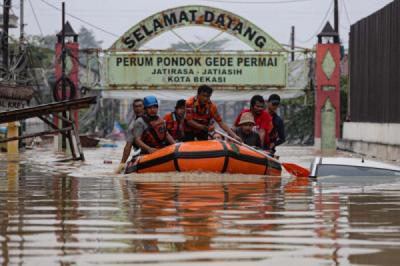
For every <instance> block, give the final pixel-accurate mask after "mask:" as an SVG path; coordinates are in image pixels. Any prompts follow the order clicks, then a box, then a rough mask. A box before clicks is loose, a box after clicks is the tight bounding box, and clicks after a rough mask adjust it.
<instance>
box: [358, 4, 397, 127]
mask: <svg viewBox="0 0 400 266" xmlns="http://www.w3.org/2000/svg"><path fill="white" fill-rule="evenodd" d="M399 63H400V0H394V1H393V2H392V3H390V4H388V5H387V6H386V7H384V8H383V9H381V10H379V11H377V12H376V13H374V14H372V15H370V16H369V17H366V18H364V19H363V20H361V21H359V22H357V23H356V24H354V25H352V26H351V31H350V118H351V121H352V122H378V123H400V65H399Z"/></svg>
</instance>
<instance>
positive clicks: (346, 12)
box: [342, 0, 351, 25]
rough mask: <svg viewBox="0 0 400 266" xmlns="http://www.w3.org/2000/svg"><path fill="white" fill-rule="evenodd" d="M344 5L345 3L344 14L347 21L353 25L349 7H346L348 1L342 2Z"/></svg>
mask: <svg viewBox="0 0 400 266" xmlns="http://www.w3.org/2000/svg"><path fill="white" fill-rule="evenodd" d="M342 3H343V8H344V12H345V14H346V17H347V21H348V22H349V24H350V25H351V19H350V15H349V11H348V10H347V6H346V0H342Z"/></svg>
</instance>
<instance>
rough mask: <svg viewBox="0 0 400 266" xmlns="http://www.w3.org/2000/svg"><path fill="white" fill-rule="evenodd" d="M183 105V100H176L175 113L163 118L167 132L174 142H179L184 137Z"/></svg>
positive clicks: (184, 102)
mask: <svg viewBox="0 0 400 266" xmlns="http://www.w3.org/2000/svg"><path fill="white" fill-rule="evenodd" d="M185 105H186V101H185V100H184V99H181V100H178V101H177V102H176V105H175V111H173V112H169V113H167V114H166V115H165V116H164V120H165V123H166V126H167V130H168V132H169V134H170V135H171V136H172V137H173V138H174V140H176V141H181V140H182V138H183V136H184V132H183V121H184V117H185Z"/></svg>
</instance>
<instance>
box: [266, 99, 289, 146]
mask: <svg viewBox="0 0 400 266" xmlns="http://www.w3.org/2000/svg"><path fill="white" fill-rule="evenodd" d="M280 103H281V97H279V95H278V94H271V95H270V96H269V98H268V101H267V108H268V113H269V114H270V115H271V116H272V125H273V128H272V131H271V133H270V135H269V138H270V146H269V149H270V151H271V153H272V154H274V153H275V152H276V150H275V147H277V146H279V145H281V144H282V143H284V142H285V141H286V136H285V125H284V123H283V120H282V118H281V117H280V116H279V115H278V114H277V110H278V108H279V105H280Z"/></svg>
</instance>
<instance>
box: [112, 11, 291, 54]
mask: <svg viewBox="0 0 400 266" xmlns="http://www.w3.org/2000/svg"><path fill="white" fill-rule="evenodd" d="M189 26H202V27H210V28H214V29H218V30H220V31H223V32H226V33H228V34H231V35H233V36H235V37H236V38H238V39H240V40H241V41H243V42H244V43H246V44H247V45H249V46H250V47H251V48H253V49H254V50H255V51H264V52H265V51H275V52H276V51H285V49H284V48H283V46H282V45H281V44H280V43H278V42H277V41H276V40H275V39H273V38H272V37H271V36H270V35H269V34H267V33H266V32H264V31H263V30H262V29H260V28H259V27H257V26H256V25H254V24H253V23H251V22H250V21H248V20H247V19H245V18H243V17H241V16H238V15H236V14H234V13H232V12H229V11H227V10H223V9H219V8H215V7H209V6H200V5H192V6H181V7H176V8H171V9H167V10H163V11H162V12H159V13H156V14H154V15H152V16H150V17H147V18H146V19H144V20H142V21H140V22H139V23H137V24H136V25H135V26H133V27H131V28H130V29H129V30H128V31H127V32H125V33H124V34H123V35H122V36H121V37H120V38H119V39H118V40H117V41H116V42H115V43H114V44H113V45H112V46H111V48H110V50H112V51H135V50H138V49H139V48H140V47H141V46H142V45H143V44H145V43H147V42H148V41H150V40H151V39H152V38H154V37H156V36H158V35H160V34H162V33H164V32H166V31H169V30H173V29H176V28H181V27H189Z"/></svg>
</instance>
